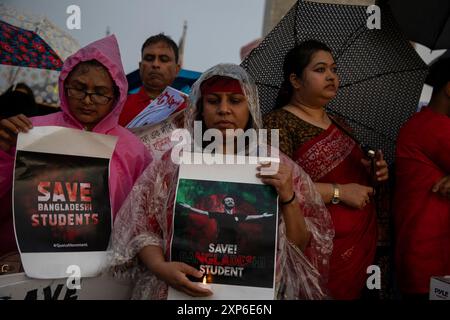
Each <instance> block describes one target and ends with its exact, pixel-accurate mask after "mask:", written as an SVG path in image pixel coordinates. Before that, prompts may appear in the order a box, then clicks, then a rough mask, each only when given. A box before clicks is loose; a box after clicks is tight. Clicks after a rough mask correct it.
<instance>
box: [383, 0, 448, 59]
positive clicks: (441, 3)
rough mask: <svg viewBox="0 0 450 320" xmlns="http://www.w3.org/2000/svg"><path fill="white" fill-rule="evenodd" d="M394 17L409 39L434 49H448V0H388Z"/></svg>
mask: <svg viewBox="0 0 450 320" xmlns="http://www.w3.org/2000/svg"><path fill="white" fill-rule="evenodd" d="M389 6H390V7H391V9H392V13H393V14H394V17H395V19H396V20H397V22H398V24H399V25H400V27H401V28H402V30H403V31H404V32H405V35H406V36H407V38H408V39H409V40H412V41H415V42H418V43H420V44H423V45H424V46H427V47H428V48H430V49H432V50H435V49H450V2H449V1H448V0H427V1H425V0H408V2H407V3H405V1H404V0H389Z"/></svg>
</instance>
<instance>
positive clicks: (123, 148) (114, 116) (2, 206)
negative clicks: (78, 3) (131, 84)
mask: <svg viewBox="0 0 450 320" xmlns="http://www.w3.org/2000/svg"><path fill="white" fill-rule="evenodd" d="M89 60H97V61H99V62H100V63H101V64H103V65H104V66H105V67H106V68H107V69H108V71H109V73H110V75H111V77H112V79H113V80H114V82H115V84H116V85H117V86H118V87H119V92H120V97H119V99H118V101H117V103H116V105H115V106H114V107H113V109H112V111H111V112H110V113H109V114H108V115H106V117H104V118H103V119H102V120H101V121H100V122H99V123H98V124H97V125H96V126H95V127H94V128H93V129H92V132H96V133H101V134H107V135H112V136H117V137H118V138H119V139H118V141H117V145H116V148H115V150H114V153H113V157H112V161H111V165H110V176H109V190H110V198H111V209H112V212H113V216H114V218H115V215H116V213H117V211H118V210H119V209H120V207H121V205H122V202H123V201H124V200H125V198H126V196H127V195H128V193H129V192H130V190H131V188H132V186H133V184H134V182H135V181H136V179H137V178H138V177H139V176H140V175H141V173H142V172H143V171H144V169H145V168H146V167H147V165H148V164H149V163H150V162H151V161H152V157H151V155H150V154H149V152H148V151H147V149H146V148H145V146H144V145H143V144H142V143H141V142H140V141H139V139H138V138H137V137H135V136H134V135H133V134H132V133H130V132H129V131H128V130H127V129H125V128H123V127H121V126H120V125H119V124H118V121H119V115H120V113H121V111H122V109H123V106H124V104H125V101H126V99H127V90H128V83H127V79H126V77H125V73H124V70H123V67H122V62H121V58H120V51H119V46H118V44H117V40H116V37H115V36H114V35H111V36H109V37H106V38H103V39H101V40H98V41H96V42H93V43H91V44H90V45H88V46H86V47H84V48H82V49H80V50H79V51H78V52H76V53H75V54H73V55H72V56H70V57H69V58H67V60H66V61H65V63H64V66H63V69H62V71H61V74H60V77H59V97H60V100H61V110H62V111H61V112H57V113H53V114H50V115H46V116H41V117H34V118H31V121H32V123H33V125H34V126H60V127H66V128H75V129H80V130H84V128H83V125H82V124H81V123H80V122H79V121H78V120H77V119H76V118H75V117H73V116H72V114H71V113H70V111H69V106H68V102H67V99H66V95H65V90H64V81H65V80H66V78H67V76H68V74H69V73H70V71H72V69H73V68H74V67H75V66H76V65H77V64H79V63H80V62H83V61H89ZM14 153H15V150H14V149H13V148H12V150H11V151H10V152H9V153H5V152H3V151H1V150H0V256H1V255H2V254H3V253H6V252H9V251H13V250H15V240H14V232H13V223H12V211H11V186H12V177H13V168H14Z"/></svg>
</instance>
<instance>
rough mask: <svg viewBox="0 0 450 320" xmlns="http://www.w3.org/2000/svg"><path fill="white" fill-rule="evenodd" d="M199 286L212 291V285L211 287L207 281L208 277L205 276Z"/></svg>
mask: <svg viewBox="0 0 450 320" xmlns="http://www.w3.org/2000/svg"><path fill="white" fill-rule="evenodd" d="M198 286H199V287H200V288H203V289H208V290H211V285H209V284H208V283H207V281H206V275H204V276H203V280H202V282H199V283H198Z"/></svg>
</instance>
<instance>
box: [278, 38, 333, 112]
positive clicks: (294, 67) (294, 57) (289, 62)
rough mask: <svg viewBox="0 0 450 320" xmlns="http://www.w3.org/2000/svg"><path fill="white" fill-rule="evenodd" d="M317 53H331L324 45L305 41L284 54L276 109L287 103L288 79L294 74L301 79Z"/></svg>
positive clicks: (289, 92) (289, 82)
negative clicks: (281, 80) (281, 81)
mask: <svg viewBox="0 0 450 320" xmlns="http://www.w3.org/2000/svg"><path fill="white" fill-rule="evenodd" d="M317 51H327V52H329V53H332V52H331V49H330V48H329V47H328V46H327V45H326V44H324V43H322V42H320V41H317V40H307V41H304V42H301V43H300V44H298V45H297V46H295V47H294V48H292V49H291V50H289V52H288V53H287V54H286V57H285V58H284V63H283V83H282V85H281V88H280V90H279V91H278V96H277V99H276V104H275V107H276V108H281V107H283V106H285V105H286V104H288V103H289V100H290V99H291V96H292V92H293V87H292V84H291V81H290V79H289V77H290V76H291V74H292V73H294V74H295V75H296V76H297V77H301V76H302V74H303V71H304V70H305V68H306V66H307V65H308V64H309V63H310V62H311V58H312V56H313V54H314V53H316V52H317Z"/></svg>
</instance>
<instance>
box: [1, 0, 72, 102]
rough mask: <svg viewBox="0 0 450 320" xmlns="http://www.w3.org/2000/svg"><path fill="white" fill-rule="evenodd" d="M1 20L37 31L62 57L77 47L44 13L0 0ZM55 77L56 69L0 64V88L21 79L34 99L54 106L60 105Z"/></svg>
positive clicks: (7, 86)
mask: <svg viewBox="0 0 450 320" xmlns="http://www.w3.org/2000/svg"><path fill="white" fill-rule="evenodd" d="M0 20H2V21H4V22H6V23H8V24H10V25H13V26H15V27H18V28H21V29H24V30H28V31H32V32H34V33H36V34H37V35H38V36H39V37H40V38H42V40H44V41H45V43H47V44H48V45H49V47H50V48H51V49H52V50H53V51H54V52H55V53H56V55H57V56H58V57H59V58H60V59H61V60H62V61H64V60H65V59H66V58H67V57H68V56H70V55H71V54H73V53H75V52H76V51H78V50H79V49H80V45H79V43H78V42H77V41H76V40H75V39H73V38H72V37H71V36H70V35H69V34H67V33H66V32H65V31H63V30H62V29H60V28H59V27H57V26H56V25H55V24H53V23H52V22H51V21H50V20H48V19H47V18H46V17H44V16H40V15H36V14H31V13H27V12H25V11H23V10H18V9H16V8H14V7H13V6H8V5H5V4H3V3H1V4H0ZM58 77H59V71H55V70H48V69H38V68H30V67H16V66H10V65H1V66H0V92H4V91H6V90H7V89H8V88H9V87H10V86H11V85H13V84H16V83H19V82H24V83H26V84H27V85H28V86H29V87H30V88H31V89H32V90H33V92H34V95H35V97H36V102H37V103H40V104H45V105H49V106H55V107H56V106H59V96H58Z"/></svg>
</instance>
